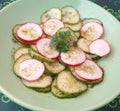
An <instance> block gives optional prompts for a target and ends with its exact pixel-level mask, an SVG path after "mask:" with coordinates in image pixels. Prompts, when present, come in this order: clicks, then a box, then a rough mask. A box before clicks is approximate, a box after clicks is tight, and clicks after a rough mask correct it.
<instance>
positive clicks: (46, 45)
mask: <svg viewBox="0 0 120 111" xmlns="http://www.w3.org/2000/svg"><path fill="white" fill-rule="evenodd" d="M50 41H51V39H48V38H43V39H40V40H39V41H38V42H37V44H36V47H37V50H38V52H39V53H40V54H41V55H42V56H44V57H46V58H50V59H55V58H57V57H58V56H59V52H58V51H56V49H55V48H54V47H53V46H51V45H50Z"/></svg>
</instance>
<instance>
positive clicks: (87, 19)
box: [82, 18, 103, 25]
mask: <svg viewBox="0 0 120 111" xmlns="http://www.w3.org/2000/svg"><path fill="white" fill-rule="evenodd" d="M89 22H97V23H99V24H101V25H103V23H102V21H100V20H99V19H96V18H84V19H83V20H82V23H83V24H86V23H89Z"/></svg>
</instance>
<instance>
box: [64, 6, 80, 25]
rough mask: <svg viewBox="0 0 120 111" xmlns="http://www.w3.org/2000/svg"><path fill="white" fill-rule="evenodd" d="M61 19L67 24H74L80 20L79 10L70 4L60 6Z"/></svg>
mask: <svg viewBox="0 0 120 111" xmlns="http://www.w3.org/2000/svg"><path fill="white" fill-rule="evenodd" d="M62 21H63V22H64V23H68V24H76V23H78V22H79V21H80V14H79V12H78V11H77V10H76V9H75V8H73V7H72V6H66V7H63V8H62Z"/></svg>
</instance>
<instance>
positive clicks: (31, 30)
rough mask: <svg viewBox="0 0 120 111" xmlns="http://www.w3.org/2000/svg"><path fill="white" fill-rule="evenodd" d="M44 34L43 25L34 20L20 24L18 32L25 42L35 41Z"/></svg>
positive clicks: (18, 35)
mask: <svg viewBox="0 0 120 111" xmlns="http://www.w3.org/2000/svg"><path fill="white" fill-rule="evenodd" d="M42 34H43V31H42V28H41V26H40V25H39V24H37V23H33V22H28V23H24V24H22V25H20V27H19V28H18V29H17V32H16V35H17V37H18V39H19V40H20V41H21V42H24V43H35V42H36V41H37V40H39V39H40V38H41V36H42Z"/></svg>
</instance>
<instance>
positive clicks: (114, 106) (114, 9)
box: [0, 0, 120, 111]
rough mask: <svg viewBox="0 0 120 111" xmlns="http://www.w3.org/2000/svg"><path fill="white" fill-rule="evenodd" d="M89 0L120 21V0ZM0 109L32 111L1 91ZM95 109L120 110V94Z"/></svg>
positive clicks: (0, 2)
mask: <svg viewBox="0 0 120 111" xmlns="http://www.w3.org/2000/svg"><path fill="white" fill-rule="evenodd" d="M14 1H15V0H0V9H2V8H3V7H5V6H6V5H8V4H10V3H12V2H14ZM89 1H91V2H94V3H96V4H98V5H100V6H101V7H103V8H104V9H105V10H107V11H108V12H109V13H111V14H112V15H113V16H115V17H116V19H118V20H119V21H120V0H89ZM0 111H30V110H28V109H26V108H23V107H22V106H20V105H18V104H16V103H14V102H12V101H11V100H10V99H9V98H8V97H7V96H5V95H4V94H3V93H1V92H0ZM95 111H120V95H119V96H117V97H116V98H115V99H114V100H113V101H111V102H110V103H109V104H107V105H105V106H103V107H102V108H100V109H97V110H95Z"/></svg>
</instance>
